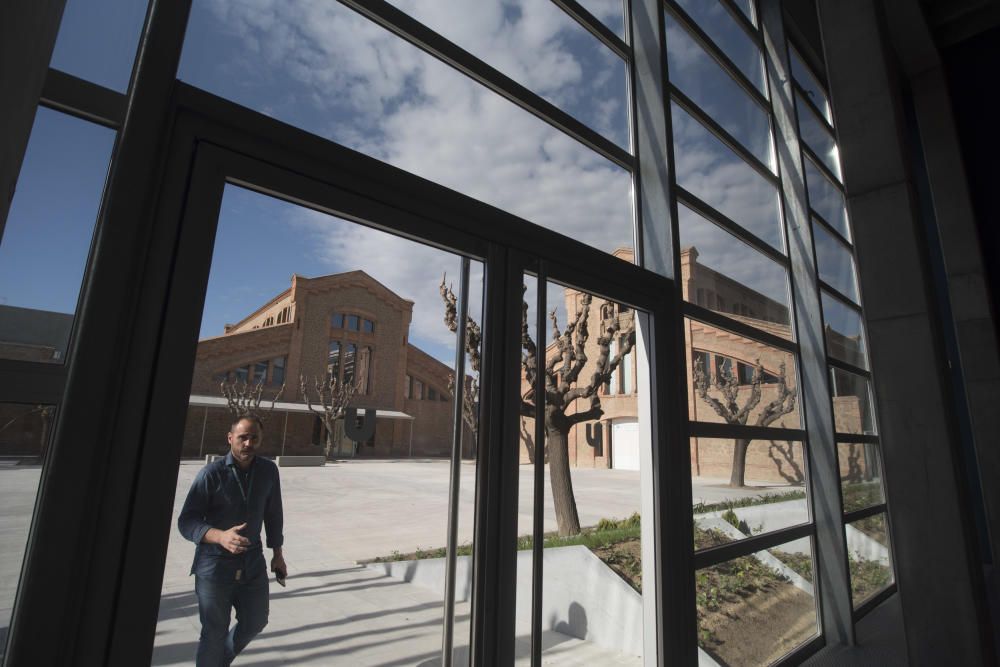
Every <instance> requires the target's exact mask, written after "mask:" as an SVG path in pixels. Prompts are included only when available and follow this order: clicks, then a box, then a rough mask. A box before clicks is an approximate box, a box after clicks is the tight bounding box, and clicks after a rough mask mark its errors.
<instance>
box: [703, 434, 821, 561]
mask: <svg viewBox="0 0 1000 667" xmlns="http://www.w3.org/2000/svg"><path fill="white" fill-rule="evenodd" d="M691 502H692V505H693V508H694V509H693V512H694V525H695V528H696V529H701V530H712V531H715V532H716V533H718V535H717V536H716V540H715V543H716V544H722V543H723V542H736V541H739V540H742V539H746V538H747V537H751V536H753V535H762V534H763V533H769V532H771V531H774V530H779V529H781V528H789V527H791V526H797V525H799V524H803V523H807V522H808V521H809V507H808V504H807V502H806V462H805V459H804V456H803V450H802V443H801V442H794V441H784V440H750V439H738V440H734V439H732V438H728V439H726V438H691ZM710 546H715V544H713V545H710ZM698 548H701V547H698Z"/></svg>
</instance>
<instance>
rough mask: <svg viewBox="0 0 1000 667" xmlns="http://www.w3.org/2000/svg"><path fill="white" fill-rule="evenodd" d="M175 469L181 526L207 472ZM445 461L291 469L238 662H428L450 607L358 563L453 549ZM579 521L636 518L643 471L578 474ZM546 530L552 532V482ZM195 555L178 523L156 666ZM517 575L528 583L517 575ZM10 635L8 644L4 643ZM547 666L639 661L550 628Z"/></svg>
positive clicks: (706, 495)
mask: <svg viewBox="0 0 1000 667" xmlns="http://www.w3.org/2000/svg"><path fill="white" fill-rule="evenodd" d="M201 465H202V464H201V463H200V462H197V461H185V462H183V463H182V464H181V467H180V473H179V476H178V487H177V493H176V496H175V511H174V518H175V519H176V515H177V512H178V511H179V509H180V505H181V504H182V503H183V499H184V497H185V495H186V493H187V489H188V487H189V486H190V484H191V481H192V480H193V478H194V476H195V474H196V473H197V471H198V470H199V469H200V467H201ZM531 476H532V471H531V469H530V467H528V466H522V468H521V482H520V491H521V493H520V506H519V515H518V523H519V533H520V534H526V533H529V532H530V527H531V523H532V514H531V511H532V510H531V508H532V503H531V488H532V480H531ZM448 477H449V470H448V463H447V462H446V461H441V460H420V461H411V460H405V461H347V462H342V463H337V464H335V465H327V466H325V467H322V468H283V469H282V471H281V480H282V487H283V497H284V506H285V540H286V541H285V551H286V560H287V562H288V565H289V570H290V572H289V579H288V588H287V589H282V588H279V587H278V586H277V585H276V584H272V591H271V593H272V597H271V599H272V608H271V622H270V624H269V625H268V627H267V628H266V629H265V630H264V632H263V633H262V634H261V636H260V637H258V638H257V640H255V641H254V642H253V643H252V644H251V645H250V647H249V648H248V649H247V651H246V652H245V653H244V654H243V655H242V656H241V657H240V658H239V659H238V660H237V661H236V663H235V664H236V665H324V666H326V665H340V664H350V665H352V667H353V666H357V665H433V664H436V662H437V661H438V658H439V655H440V647H441V629H442V620H443V604H442V601H441V600H440V599H439V596H436V595H434V594H432V593H430V592H429V591H427V590H425V589H423V588H420V587H418V586H415V585H412V584H407V583H403V582H400V581H397V580H394V579H390V578H388V577H385V576H384V575H379V574H377V573H374V572H372V571H371V570H368V569H366V568H363V567H360V566H358V564H357V561H359V560H363V559H370V558H374V557H376V556H380V555H387V554H390V553H391V552H392V551H394V550H398V551H400V552H402V553H407V552H411V551H416V550H417V549H421V548H423V549H428V548H434V547H442V546H444V545H445V543H446V531H447V511H448ZM38 479H39V469H38V468H37V467H22V466H16V467H6V466H5V467H3V469H0V503H2V506H3V507H4V511H3V512H2V515H0V547H2V551H0V555H2V556H3V558H2V560H0V635H2V634H5V633H6V627H4V626H6V625H7V619H8V618H9V611H10V605H11V604H12V602H13V597H14V591H15V589H16V585H17V578H18V572H19V570H20V563H21V553H22V552H23V548H24V543H25V539H26V537H27V529H28V526H29V524H30V519H31V508H32V506H33V503H34V498H35V494H36V490H37V484H38ZM474 481H475V466H474V465H473V464H471V463H464V464H463V465H462V476H461V492H460V508H461V509H460V521H459V541H460V542H461V543H466V542H471V540H472V520H473V516H472V510H473V498H474V491H475V488H474ZM725 481H726V480H696V483H695V493H694V496H695V501H700V502H717V501H719V500H724V499H726V498H728V497H734V496H736V495H739V496H743V495H754V494H756V493H759V492H760V491H769V492H773V491H776V490H781V489H780V488H777V489H775V488H766V487H762V488H760V489H747V490H740V491H737V492H734V491H733V490H732V489H728V488H725ZM573 483H574V490H575V492H576V498H577V504H578V509H579V514H580V521H581V523H582V524H583V525H585V526H586V525H593V524H595V523H596V522H597V521H598V520H600V519H602V518H624V517H627V516H629V515H631V514H632V513H633V512H636V511H638V509H639V505H640V497H639V475H638V473H637V472H631V471H621V470H594V469H584V468H578V469H574V470H573ZM545 488H546V502H545V510H544V511H545V522H544V523H545V529H546V530H547V531H548V530H555V529H556V523H555V512H554V510H553V507H552V499H551V496H550V494H549V492H548V489H549V486H548V480H546V486H545ZM193 549H194V546H193V545H191V544H190V543H188V542H186V541H185V540H184V539H183V538H181V537H180V535H179V534H178V533H177V531H176V529H175V528H174V527H171V537H170V545H169V548H168V552H167V564H166V568H165V572H164V582H163V593H162V597H161V604H160V613H159V619H158V624H157V631H156V640H155V649H154V657H153V664H154V665H184V664H190V663H191V662H192V657H193V655H194V650H195V647H196V645H197V638H198V630H199V624H198V616H197V611H198V610H197V603H196V600H195V598H194V594H193V588H194V581H193V579H192V578H191V577H190V576H188V571H189V568H190V564H191V557H192V554H193ZM520 576H530V573H521V574H520ZM456 614H457V617H456V621H457V624H456V628H455V637H456V640H455V644H456V649H457V657H459V658H460V660H457V661H456V663H457V664H463V663H464V655H465V653H464V652H465V651H466V650H467V644H468V633H469V616H468V615H469V609H468V606H467V604H464V603H460V604H459V605H458V607H457V611H456ZM527 623H528V619H518V638H517V644H516V648H517V651H518V653H519V655H521V656H522V660H523V662H524V664H527V662H526V661H527V653H528V646H529V637H528V633H527V631H526V628H527ZM0 638H2V637H0ZM544 643H545V646H546V650H545V654H544V655H545V660H544V662H545V664H551V665H560V664H567V665H568V664H600V665H617V664H623V665H624V664H638V659H637V658H636V657H633V656H621V655H615V654H611V653H608V652H607V651H603V650H602V649H599V648H598V647H596V646H594V645H593V644H591V643H590V642H586V641H580V640H578V639H574V638H572V637H569V636H567V635H563V634H560V633H558V632H554V631H548V632H546V634H545V637H544Z"/></svg>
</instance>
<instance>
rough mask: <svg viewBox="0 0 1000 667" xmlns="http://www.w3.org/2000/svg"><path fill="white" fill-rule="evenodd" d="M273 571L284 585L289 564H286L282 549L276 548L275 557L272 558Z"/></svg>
mask: <svg viewBox="0 0 1000 667" xmlns="http://www.w3.org/2000/svg"><path fill="white" fill-rule="evenodd" d="M271 572H274V577H275V579H277V580H278V583H279V584H281V585H282V586H284V585H285V578H286V577H287V576H288V566H287V565H285V557H284V556H283V555H282V554H281V550H280V549H275V550H274V558H272V559H271Z"/></svg>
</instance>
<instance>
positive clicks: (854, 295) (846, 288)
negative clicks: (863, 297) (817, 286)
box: [812, 221, 858, 303]
mask: <svg viewBox="0 0 1000 667" xmlns="http://www.w3.org/2000/svg"><path fill="white" fill-rule="evenodd" d="M812 229H813V239H814V240H815V242H816V264H817V267H818V268H819V277H820V278H822V279H823V281H824V282H826V283H827V284H829V285H831V286H833V287H835V288H836V289H837V290H838V291H839V292H840V293H841V294H843V295H844V296H846V297H848V298H850V299H852V300H853V301H854V302H855V303H857V302H858V281H857V277H856V276H855V273H854V257H853V256H852V255H851V250H850V248H849V247H848V246H846V245H844V243H843V241H840V240H839V239H837V238H835V237H834V236H833V234H831V233H830V232H828V231H826V229H825V228H824V227H823V224H822V223H819V222H815V221H814V222H813V226H812Z"/></svg>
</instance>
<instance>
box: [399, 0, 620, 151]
mask: <svg viewBox="0 0 1000 667" xmlns="http://www.w3.org/2000/svg"><path fill="white" fill-rule="evenodd" d="M390 2H391V4H393V5H396V6H397V7H399V8H400V9H402V10H403V11H405V12H406V13H407V14H409V15H411V16H413V18H415V19H417V20H418V21H420V22H421V23H423V24H424V25H426V26H427V27H428V28H430V29H432V30H434V31H435V32H437V33H438V34H440V35H441V36H442V37H445V38H447V39H449V40H451V41H452V42H454V43H455V44H457V45H458V46H460V47H462V48H463V49H465V50H466V51H468V52H469V53H471V54H473V55H475V56H476V57H478V58H480V59H482V60H483V61H485V62H487V63H489V64H490V65H492V66H493V67H495V68H496V69H498V70H499V71H501V72H502V73H504V74H506V75H507V76H509V77H510V78H511V79H514V80H515V81H517V82H518V83H521V84H522V85H524V86H525V87H527V88H529V89H530V90H531V91H532V92H534V93H536V94H538V95H540V96H541V97H544V98H545V99H546V100H548V101H549V102H551V103H553V104H555V105H556V106H558V107H560V108H562V109H563V110H564V111H566V112H568V113H570V114H572V115H573V116H575V117H577V118H578V119H580V120H581V121H583V122H584V123H586V124H587V125H589V126H590V127H591V128H593V129H595V130H597V131H598V132H600V133H601V134H603V135H604V136H606V137H607V138H608V139H611V140H612V141H614V142H615V143H617V144H618V145H619V146H621V147H622V148H625V149H628V146H629V140H628V114H627V111H626V109H627V104H626V101H627V100H628V89H627V85H628V84H627V82H626V81H627V71H626V67H625V61H624V60H622V59H621V58H619V57H618V56H617V55H615V54H614V53H612V52H611V51H609V50H608V49H607V47H605V46H604V45H603V44H602V43H601V42H600V41H598V40H597V38H595V37H594V36H593V35H591V34H590V32H589V31H587V30H586V29H585V28H584V27H583V26H581V25H580V24H579V23H577V22H576V21H575V20H574V19H572V18H571V17H569V16H568V15H567V14H566V13H565V12H564V11H563V10H562V9H561V8H560V7H558V6H557V5H556V4H555V3H553V2H551V0H519V1H518V2H509V1H503V0H479V2H477V3H476V5H475V11H474V12H470V11H469V6H468V3H467V1H466V0H435V1H434V2H419V1H418V0H390ZM621 7H622V5H621V3H620V2H619V3H618V14H619V16H620V15H621ZM602 14H604V15H607V14H608V12H607V11H606V10H605V11H604V12H602ZM619 22H620V20H619Z"/></svg>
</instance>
